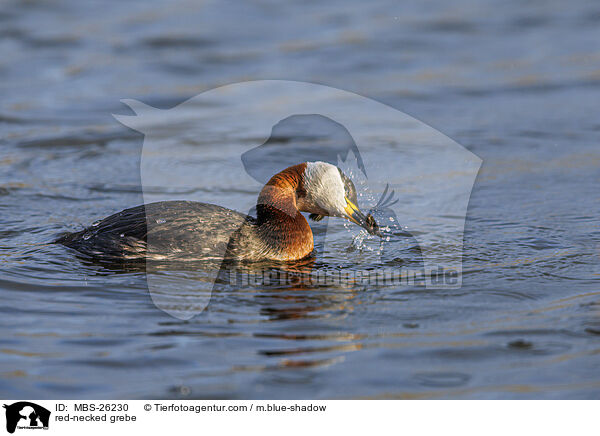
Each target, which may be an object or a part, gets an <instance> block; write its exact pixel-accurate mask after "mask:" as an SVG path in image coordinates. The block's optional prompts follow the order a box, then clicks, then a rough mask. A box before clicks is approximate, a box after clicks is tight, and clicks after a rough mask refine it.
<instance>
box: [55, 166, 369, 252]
mask: <svg viewBox="0 0 600 436" xmlns="http://www.w3.org/2000/svg"><path fill="white" fill-rule="evenodd" d="M300 212H307V213H309V214H310V218H311V219H313V220H315V221H318V220H320V219H322V218H323V217H324V216H332V217H343V218H346V219H348V220H350V221H352V222H354V223H355V224H358V225H359V226H361V227H363V228H365V229H366V230H367V231H368V232H369V233H370V234H373V235H378V236H381V234H380V233H379V227H378V226H377V223H376V222H375V219H374V218H373V217H372V216H371V215H368V216H365V215H364V214H363V213H362V212H361V211H360V210H359V208H358V206H357V200H356V189H355V187H354V184H353V183H352V181H351V180H350V179H349V178H348V177H347V176H346V175H345V174H344V173H343V172H342V171H341V170H340V169H339V168H338V167H336V166H334V165H331V164H329V163H326V162H305V163H301V164H298V165H294V166H291V167H289V168H286V169H285V170H283V171H281V172H279V173H277V174H275V175H274V176H273V177H271V179H270V180H269V181H268V182H267V184H266V185H265V186H264V187H263V189H262V190H261V192H260V194H259V196H258V200H257V204H256V218H253V217H249V216H246V215H243V214H241V213H239V212H236V211H233V210H230V209H226V208H224V207H221V206H216V205H214V204H207V203H199V202H192V201H162V202H157V203H150V204H145V205H141V206H136V207H133V208H130V209H125V210H124V211H122V212H119V213H116V214H114V215H111V216H109V217H107V218H104V219H103V220H100V221H98V222H96V223H94V224H93V225H92V226H90V227H88V228H86V229H84V230H82V231H80V232H75V233H69V234H66V235H63V236H61V237H60V238H59V239H58V240H57V241H56V242H57V243H60V244H63V245H66V246H67V247H71V248H74V249H75V250H78V251H80V252H81V253H84V254H86V255H90V256H92V257H98V258H104V259H107V260H109V259H110V260H115V259H125V260H127V259H128V260H134V259H139V260H142V259H146V258H148V259H157V260H165V259H178V260H201V259H204V258H210V257H211V256H219V255H218V254H216V253H219V254H222V253H224V257H225V259H231V260H245V261H261V260H276V261H291V260H298V259H302V258H305V257H307V256H308V255H310V253H311V252H312V251H313V248H314V246H313V234H312V230H311V228H310V226H309V225H308V222H307V221H306V219H305V218H304V216H303V215H302V214H301V213H300ZM150 246H151V250H147V248H150Z"/></svg>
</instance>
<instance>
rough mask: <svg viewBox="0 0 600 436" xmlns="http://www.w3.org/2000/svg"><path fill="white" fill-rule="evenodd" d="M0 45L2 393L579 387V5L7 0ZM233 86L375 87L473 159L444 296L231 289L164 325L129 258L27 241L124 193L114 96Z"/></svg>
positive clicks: (599, 234)
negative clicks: (120, 267) (97, 258)
mask: <svg viewBox="0 0 600 436" xmlns="http://www.w3.org/2000/svg"><path fill="white" fill-rule="evenodd" d="M0 38H1V39H0V79H1V80H0V90H1V95H2V98H1V99H0V129H1V135H0V141H1V142H0V294H1V295H2V303H0V310H1V312H2V317H1V318H0V326H1V329H2V334H1V335H0V396H1V397H4V398H56V397H59V398H82V397H87V398H89V397H92V398H145V397H149V398H159V397H173V398H599V397H600V357H599V355H600V354H599V353H600V269H599V268H598V266H599V261H600V229H599V226H598V216H599V212H600V207H599V203H598V200H599V198H598V182H599V181H600V148H599V146H598V142H599V140H600V118H599V114H600V103H599V102H600V6H599V5H596V4H594V3H593V2H585V1H575V2H569V3H564V2H559V1H544V2H542V1H531V2H517V1H509V2H502V1H484V2H481V1H468V0H460V1H458V2H442V1H439V2H434V3H431V2H427V3H425V2H418V1H414V2H402V4H401V5H398V4H396V2H391V1H390V2H383V1H375V2H358V1H352V2H348V1H345V2H342V1H331V2H327V5H322V4H320V3H318V2H303V3H302V4H301V3H300V2H298V3H297V4H295V5H292V4H284V3H280V2H269V1H261V2H236V3H231V2H227V3H224V2H221V3H217V2H195V1H183V0H182V1H175V2H169V3H168V5H167V4H166V3H164V2H158V1H136V2H101V1H97V2H96V1H91V2H87V1H86V2H76V1H73V0H65V1H57V2H49V1H48V2H46V1H27V2H22V1H16V0H15V1H6V2H4V3H3V4H2V5H1V6H0ZM250 79H289V80H300V81H308V82H316V83H321V84H325V85H329V86H333V87H337V88H342V89H346V90H349V91H352V92H355V93H358V94H362V95H366V96H369V97H371V98H375V99H377V100H379V101H382V102H385V103H387V104H389V105H391V106H393V107H395V108H397V109H399V110H402V111H404V112H406V113H408V114H410V115H412V116H414V117H415V118H417V119H419V120H422V121H423V122H425V123H427V124H429V125H431V126H432V127H434V128H436V129H438V130H439V131H441V132H443V133H444V134H446V135H448V136H449V137H451V138H453V139H455V140H456V141H458V142H459V143H460V144H462V145H464V146H465V147H466V148H467V149H469V150H470V151H471V152H473V153H475V154H477V155H478V156H479V157H481V158H482V159H483V165H482V168H481V171H480V172H479V175H478V177H477V180H476V183H475V186H474V189H473V195H472V197H471V201H470V204H469V209H468V216H467V221H466V230H465V238H464V243H465V247H464V266H465V269H466V271H467V272H466V273H465V275H464V277H463V286H462V288H461V289H458V290H425V289H422V288H420V287H412V288H411V287H381V288H373V287H371V288H367V289H355V290H347V289H344V290H339V289H326V288H323V287H320V288H315V289H297V288H293V287H290V288H287V289H286V288H283V289H276V290H274V289H260V288H258V289H256V288H255V289H252V290H247V289H231V290H230V292H228V293H219V295H215V296H214V297H213V299H212V301H211V304H210V307H209V310H206V311H204V312H203V313H202V314H200V315H199V316H197V317H195V318H193V319H192V320H190V321H180V320H178V319H176V318H172V317H170V316H168V315H167V314H165V313H163V312H161V311H160V310H158V309H157V308H156V307H155V306H154V305H153V304H152V301H151V299H150V296H149V293H148V289H147V286H146V281H145V277H144V275H143V274H141V273H137V272H121V273H114V272H111V271H107V270H106V269H103V268H101V267H99V266H95V265H89V264H84V263H82V262H81V261H80V260H79V259H77V258H76V257H75V256H74V255H73V253H72V252H69V251H67V250H66V249H64V248H63V247H60V246H53V245H42V246H40V245H39V244H40V243H45V242H48V241H50V240H52V239H53V238H54V237H55V236H56V235H57V234H58V233H59V232H61V231H64V230H74V229H79V228H81V227H82V226H83V225H87V224H90V223H91V222H93V221H94V220H96V219H98V218H101V217H104V216H106V215H109V214H111V213H113V212H116V211H118V210H121V209H123V208H126V207H129V206H133V205H137V204H139V203H141V202H142V192H141V190H140V172H139V164H140V152H141V148H142V142H143V137H142V135H140V134H139V133H136V132H133V131H132V130H129V129H127V128H125V127H124V126H122V125H121V124H119V123H117V122H116V121H115V120H114V118H113V117H112V116H111V114H112V113H122V114H127V113H129V112H128V110H127V109H126V108H125V107H124V106H123V105H122V104H121V103H119V100H120V99H122V98H137V99H140V100H142V101H144V102H146V103H148V104H151V105H154V106H157V107H161V108H169V107H172V106H175V105H176V104H178V103H180V102H182V101H184V100H186V99H187V98H189V97H192V96H194V95H196V94H198V93H200V92H201V91H204V90H206V89H210V88H213V87H215V86H218V85H223V84H228V83H233V82H239V81H244V80H250ZM174 135H176V133H174ZM213 135H214V133H213ZM173 139H174V140H176V139H177V138H176V136H175V137H174V138H173ZM216 139H217V142H218V140H219V138H216ZM240 140H242V141H243V137H242V139H240ZM387 153H389V154H388V155H382V156H381V157H382V159H398V153H399V152H398V151H394V149H393V148H390V149H389V150H388V151H387ZM215 165H216V164H215ZM214 171H215V173H219V171H220V168H219V167H215V168H214ZM214 186H216V184H215V185H214ZM190 195H193V197H194V199H202V198H204V197H203V195H206V196H207V197H211V201H212V197H217V198H219V197H222V198H224V199H225V198H226V200H223V202H221V203H225V202H227V204H228V205H230V204H235V203H236V202H239V204H240V206H239V209H240V210H242V211H243V210H244V209H243V208H244V207H246V205H247V204H248V202H249V201H250V202H251V201H252V199H253V198H254V195H255V194H254V193H253V192H249V191H248V190H244V189H240V190H238V191H234V190H230V191H218V188H214V189H213V188H211V189H207V190H206V192H204V191H202V190H199V191H197V192H194V193H192V194H190ZM399 218H401V217H399ZM407 256H409V255H407ZM406 260H407V261H410V260H411V259H406ZM375 266H377V265H375Z"/></svg>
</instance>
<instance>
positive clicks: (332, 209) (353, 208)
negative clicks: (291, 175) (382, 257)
mask: <svg viewBox="0 0 600 436" xmlns="http://www.w3.org/2000/svg"><path fill="white" fill-rule="evenodd" d="M303 187H304V191H305V195H304V196H303V197H301V198H298V209H299V210H300V211H302V212H309V213H310V214H311V215H310V218H311V219H313V220H315V221H319V220H321V219H322V218H323V217H324V216H336V217H343V218H347V219H348V220H350V221H352V222H353V223H355V224H358V225H359V226H361V227H363V228H364V229H366V230H367V231H368V232H369V233H370V234H372V235H378V236H381V233H380V232H379V226H378V225H377V223H376V222H375V219H374V218H373V216H372V215H370V214H369V215H367V216H365V214H363V213H362V212H361V211H360V209H359V208H358V206H357V203H358V202H357V196H356V188H355V187H354V183H352V180H350V178H349V177H348V176H346V175H345V174H344V173H343V172H342V170H340V169H339V168H338V167H336V166H335V165H331V164H329V163H327V162H307V163H306V169H305V170H304V174H303Z"/></svg>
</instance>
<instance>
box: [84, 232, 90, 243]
mask: <svg viewBox="0 0 600 436" xmlns="http://www.w3.org/2000/svg"><path fill="white" fill-rule="evenodd" d="M91 237H92V235H91V233H86V234H84V235H83V240H84V241H87V240H88V239H90V238H91Z"/></svg>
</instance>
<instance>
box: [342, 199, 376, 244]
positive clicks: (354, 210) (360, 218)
mask: <svg viewBox="0 0 600 436" xmlns="http://www.w3.org/2000/svg"><path fill="white" fill-rule="evenodd" d="M345 211H346V218H348V219H349V220H350V221H352V222H353V223H354V224H358V225H359V226H361V227H362V228H363V229H366V230H367V232H369V234H371V235H377V236H379V237H380V238H381V236H382V235H381V232H380V231H379V226H378V225H377V223H376V222H375V218H373V215H371V214H368V215H366V216H365V214H364V213H362V212H361V211H360V209H359V208H358V206H357V205H355V204H354V203H352V202H351V201H350V200H348V198H346V209H345Z"/></svg>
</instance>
